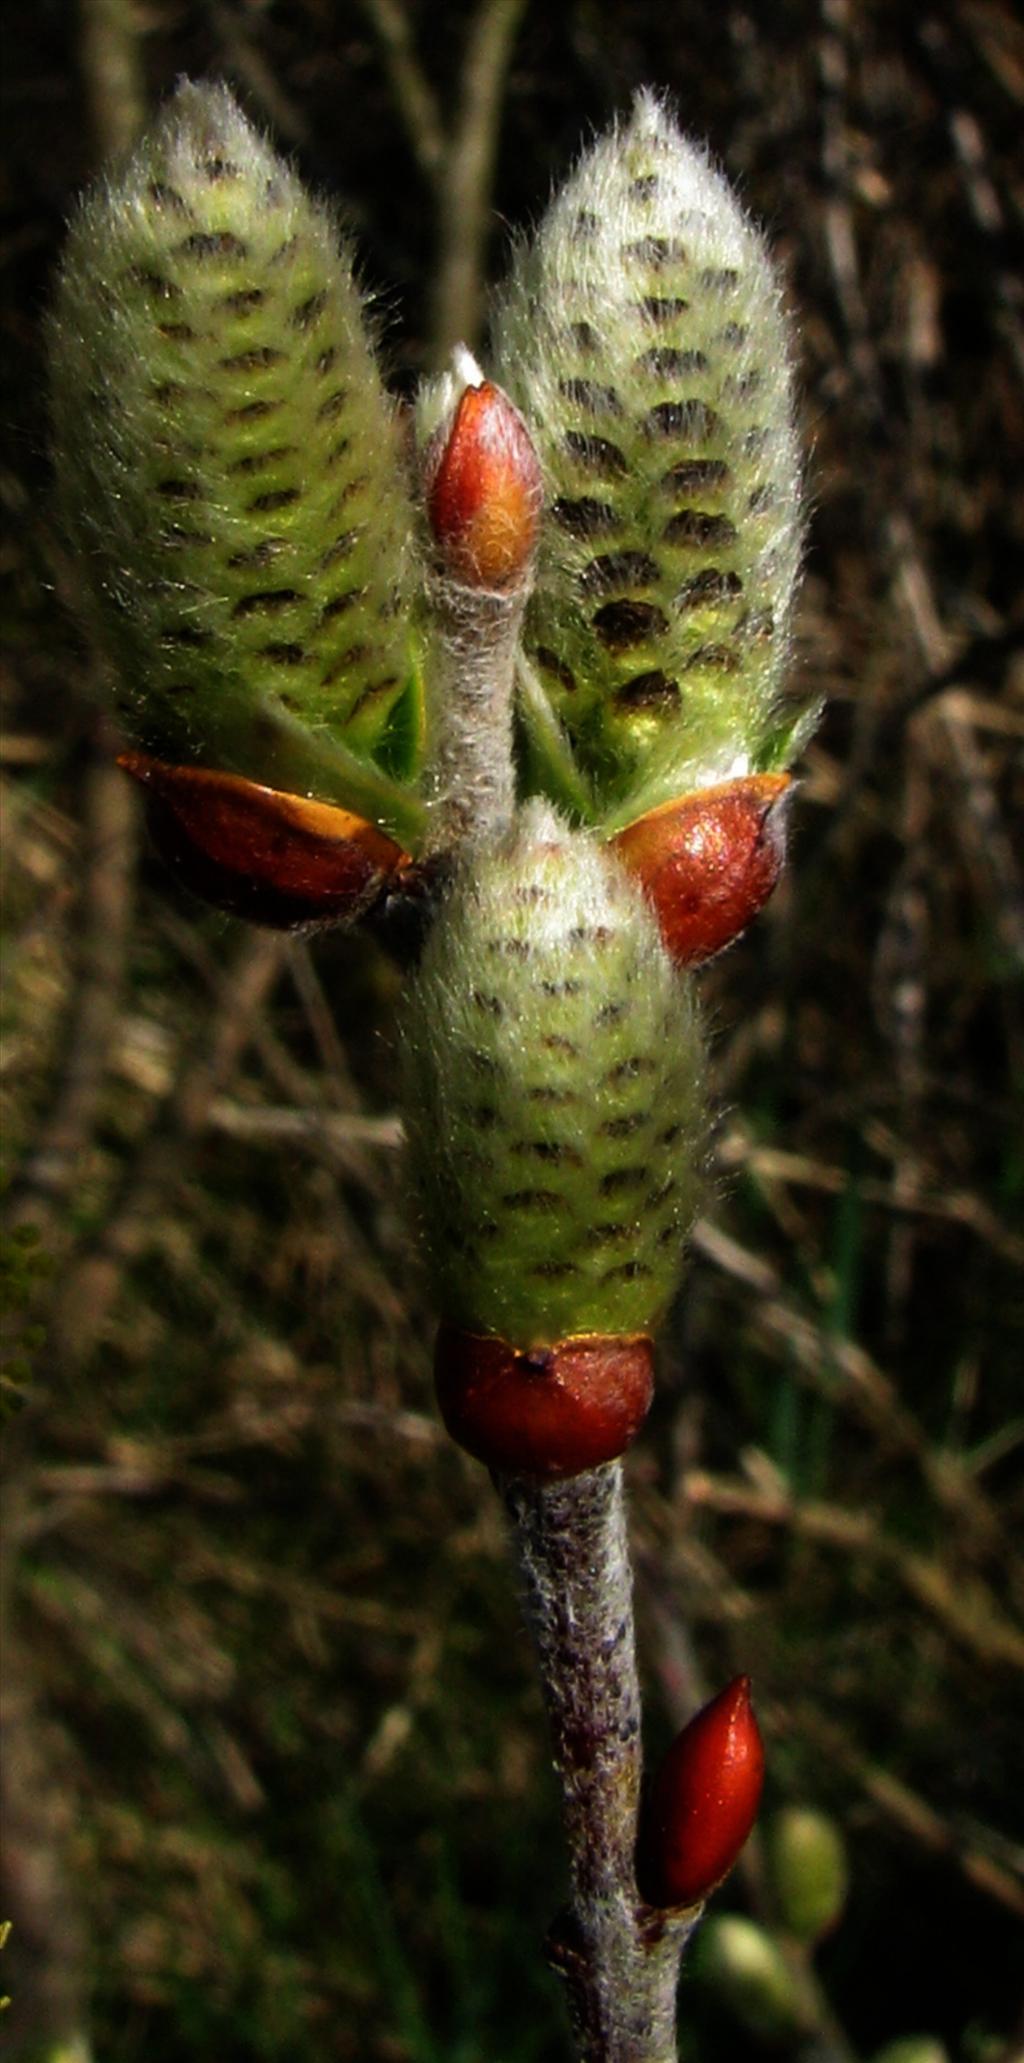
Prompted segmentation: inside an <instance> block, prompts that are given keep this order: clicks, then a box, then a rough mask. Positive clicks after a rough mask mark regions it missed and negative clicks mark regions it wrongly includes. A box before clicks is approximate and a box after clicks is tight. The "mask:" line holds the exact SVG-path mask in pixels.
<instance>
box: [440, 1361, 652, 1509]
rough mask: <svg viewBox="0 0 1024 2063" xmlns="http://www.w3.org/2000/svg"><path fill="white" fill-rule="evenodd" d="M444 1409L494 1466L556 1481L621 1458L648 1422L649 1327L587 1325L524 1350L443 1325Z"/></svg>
mask: <svg viewBox="0 0 1024 2063" xmlns="http://www.w3.org/2000/svg"><path fill="white" fill-rule="evenodd" d="M434 1374H435V1379H436V1383H437V1397H438V1403H439V1404H440V1407H441V1416H442V1418H443V1419H444V1422H445V1425H446V1426H447V1428H448V1431H449V1432H450V1433H451V1436H452V1438H453V1439H454V1440H457V1441H458V1442H459V1445H460V1446H461V1447H465V1448H466V1449H467V1451H468V1452H469V1453H470V1454H474V1455H475V1456H476V1458H477V1460H478V1461H484V1462H486V1463H487V1465H488V1467H489V1468H493V1469H500V1470H501V1471H502V1472H505V1473H510V1474H522V1475H535V1476H542V1477H545V1478H547V1479H549V1480H554V1479H556V1478H558V1477H563V1476H574V1475H579V1474H580V1473H581V1472H582V1470H584V1469H588V1468H597V1467H598V1466H599V1464H600V1463H601V1462H604V1461H614V1460H615V1459H616V1457H617V1456H618V1455H620V1454H622V1453H623V1451H624V1450H625V1448H626V1447H628V1445H629V1443H630V1441H631V1440H632V1439H633V1437H634V1435H635V1434H636V1433H637V1432H638V1431H639V1429H640V1427H641V1426H642V1424H643V1422H644V1419H645V1418H646V1416H647V1413H648V1410H649V1408H650V1403H651V1396H652V1394H653V1389H654V1348H653V1346H652V1343H651V1341H650V1340H649V1339H648V1338H647V1337H646V1336H645V1335H643V1334H632V1335H626V1336H619V1335H605V1334H596V1333H595V1334H581V1335H580V1336H579V1337H578V1338H576V1339H568V1340H562V1341H560V1342H559V1343H558V1344H557V1345H556V1346H551V1347H533V1348H526V1349H517V1348H515V1347H511V1346H509V1344H508V1342H507V1340H503V1339H498V1338H497V1337H495V1336H494V1335H493V1334H488V1335H483V1334H477V1333H470V1332H463V1331H462V1330H461V1329H460V1328H459V1327H458V1326H454V1325H448V1324H442V1326H441V1329H440V1331H439V1333H438V1338H437V1351H436V1355H435V1360H434Z"/></svg>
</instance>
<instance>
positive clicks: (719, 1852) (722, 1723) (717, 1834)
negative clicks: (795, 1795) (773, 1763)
mask: <svg viewBox="0 0 1024 2063" xmlns="http://www.w3.org/2000/svg"><path fill="white" fill-rule="evenodd" d="M763 1782H764V1744H763V1742H762V1740H761V1734H760V1729H759V1727H758V1724H757V1720H756V1718H755V1716H754V1708H753V1705H752V1704H751V1702H750V1678H749V1676H737V1677H736V1679H735V1681H734V1682H733V1683H730V1684H729V1685H727V1687H726V1689H725V1690H723V1691H720V1692H719V1694H718V1696H717V1698H712V1700H711V1703H710V1704H709V1705H705V1706H704V1708H703V1711H701V1712H698V1713H697V1715H696V1718H694V1719H691V1721H690V1723H689V1725H688V1726H685V1727H684V1728H683V1731H682V1733H681V1734H679V1735H678V1736H677V1738H676V1740H675V1741H674V1742H673V1744H672V1746H671V1748H670V1749H669V1751H668V1754H667V1755H666V1757H665V1760H664V1762H663V1763H662V1765H661V1768H660V1770H659V1771H658V1774H657V1776H656V1777H655V1780H654V1784H653V1786H652V1789H651V1793H650V1796H649V1798H648V1801H647V1804H646V1807H645V1810H644V1816H643V1822H642V1826H641V1833H640V1843H639V1849H638V1855H637V1876H638V1882H639V1885H640V1889H641V1891H642V1893H643V1895H644V1897H645V1898H646V1899H647V1900H648V1902H649V1903H650V1904H651V1905H659V1906H690V1905H699V1904H700V1903H701V1901H702V1900H703V1899H705V1898H707V1896H708V1894H709V1892H711V1891H713V1890H714V1889H715V1887H716V1885H718V1884H720V1883H721V1881H722V1879H723V1877H726V1876H728V1873H729V1871H730V1870H731V1869H732V1866H733V1864H734V1862H735V1861H736V1858H737V1856H738V1855H739V1853H740V1850H741V1848H742V1847H743V1844H744V1842H745V1841H746V1839H747V1836H748V1834H749V1833H750V1830H751V1827H752V1826H753V1824H754V1821H755V1819H756V1817H757V1808H758V1806H759V1804H760V1802H761V1788H762V1784H763Z"/></svg>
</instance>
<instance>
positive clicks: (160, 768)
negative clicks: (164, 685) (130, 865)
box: [118, 752, 409, 930]
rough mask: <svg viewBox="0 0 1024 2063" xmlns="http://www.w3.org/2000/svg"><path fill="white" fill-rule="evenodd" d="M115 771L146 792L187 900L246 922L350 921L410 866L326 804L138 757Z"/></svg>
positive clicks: (363, 825)
mask: <svg viewBox="0 0 1024 2063" xmlns="http://www.w3.org/2000/svg"><path fill="white" fill-rule="evenodd" d="M118 765H119V766H122V767H123V768H124V770H125V772H126V773H129V774H131V775H132V776H133V777H134V779H135V780H137V781H140V782H141V783H142V785H143V787H144V788H145V790H146V795H147V801H148V816H149V824H150V829H151V831H152V833H153V837H154V840H155V843H156V845H157V846H158V848H159V850H160V852H161V854H162V856H163V858H164V859H165V860H166V861H167V863H168V865H169V866H171V867H172V868H173V870H174V872H175V873H176V874H177V875H178V876H179V877H180V878H181V880H183V881H184V882H185V884H186V886H187V887H188V888H191V889H192V890H193V891H194V893H195V894H197V895H201V896H202V897H204V899H205V900H206V901H207V902H209V903H213V904H215V905H216V907H217V908H218V909H222V910H230V911H231V912H232V913H233V914H234V915H235V916H239V917H246V918H248V919H249V920H250V921H251V922H253V923H256V924H267V925H271V926H273V927H274V928H276V929H280V930H290V929H292V928H296V929H297V928H301V927H303V926H306V925H310V924H337V923H344V922H349V923H351V922H354V920H355V919H356V918H357V917H360V916H362V915H363V914H364V912H365V911H366V910H368V909H369V908H370V907H371V905H372V904H373V903H375V902H376V901H377V899H378V897H379V896H380V895H381V894H382V893H383V892H384V890H385V888H386V887H387V886H388V885H389V884H390V883H391V882H392V881H394V880H395V879H396V877H397V876H398V875H399V874H400V873H401V872H402V870H403V868H404V867H406V866H407V865H408V864H409V861H408V855H407V854H406V853H404V852H403V851H402V848H401V846H400V845H397V844H396V843H395V841H394V839H393V838H389V837H388V836H387V834H386V833H385V832H383V831H380V830H378V829H377V826H376V825H375V824H370V823H368V822H367V821H366V819H365V818H364V817H359V816H354V815H353V814H352V813H351V812H350V811H349V810H344V809H338V808H336V807H335V806H334V804H332V803H325V802H312V801H310V800H308V798H307V797H305V796H302V795H286V794H282V793H281V792H279V790H277V789H276V788H264V787H261V786H260V785H259V783H258V782H256V781H247V780H245V779H243V777H242V776H241V775H240V774H222V773H218V772H216V771H215V770H213V769H211V768H208V767H184V766H168V765H166V764H165V763H164V761H163V760H159V759H149V758H147V757H146V755H145V754H144V753H141V752H123V753H122V754H121V755H120V758H119V760H118Z"/></svg>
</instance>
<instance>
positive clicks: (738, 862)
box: [612, 774, 791, 967]
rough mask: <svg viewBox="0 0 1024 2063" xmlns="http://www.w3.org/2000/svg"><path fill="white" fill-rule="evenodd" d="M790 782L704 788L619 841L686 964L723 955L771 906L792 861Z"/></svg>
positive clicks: (655, 812) (666, 806)
mask: <svg viewBox="0 0 1024 2063" xmlns="http://www.w3.org/2000/svg"><path fill="white" fill-rule="evenodd" d="M790 785H791V783H790V777H789V775H788V774H749V775H745V776H743V777H741V778H740V779H737V780H734V781H722V782H720V783H719V784H718V785H717V786H716V787H713V788H698V789H696V790H695V791H694V793H693V794H692V795H682V796H680V797H679V799H678V800H677V801H676V802H666V803H663V804H662V805H661V807H660V809H652V810H651V811H650V812H649V813H648V815H647V816H645V817H638V818H637V821H636V823H635V824H628V825H627V827H626V829H625V830H624V831H620V832H619V833H618V835H617V837H615V838H614V839H613V840H612V845H613V847H614V849H615V851H616V852H617V853H618V855H619V858H620V859H621V860H623V861H624V862H625V865H626V866H627V867H628V868H629V871H630V873H631V874H635V875H636V877H637V879H638V881H639V882H640V883H641V885H642V887H643V889H644V893H645V894H646V896H647V899H648V901H649V902H650V904H651V905H652V907H653V909H654V913H655V915H656V917H657V919H658V924H659V926H660V928H661V935H662V938H663V939H664V941H665V945H666V947H667V949H668V951H669V952H670V953H671V955H672V958H673V959H674V960H676V961H678V963H679V965H680V966H682V967H695V966H698V965H699V964H700V962H701V961H702V960H710V958H711V957H712V954H714V953H719V952H721V950H722V947H723V946H727V945H729V944H731V942H732V940H733V939H734V938H738V937H739V935H740V932H741V931H745V930H746V928H747V925H748V924H749V923H750V921H751V918H752V917H756V916H757V913H758V911H759V910H760V909H762V908H763V906H764V904H765V903H766V902H767V901H768V897H769V896H770V895H771V892H772V889H773V888H774V887H775V884H776V882H777V881H778V878H779V875H780V874H781V872H782V868H783V863H784V861H785V857H786V839H785V810H784V807H783V806H782V805H783V801H784V797H785V795H786V792H787V790H788V789H789V787H790Z"/></svg>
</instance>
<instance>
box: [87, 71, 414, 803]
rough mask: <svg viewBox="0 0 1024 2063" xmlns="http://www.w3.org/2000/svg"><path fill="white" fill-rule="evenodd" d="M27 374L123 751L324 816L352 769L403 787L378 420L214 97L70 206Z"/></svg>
mask: <svg viewBox="0 0 1024 2063" xmlns="http://www.w3.org/2000/svg"><path fill="white" fill-rule="evenodd" d="M51 361H52V406H53V421H54V438H55V449H56V460H57V475H58V490H59V497H60V502H61V506H62V510H63V516H64V521H65V525H66V528H67V532H68V536H69V539H70V542H71V544H72V547H73V549H74V552H75V557H76V563H77V569H78V573H79V576H80V579H81V583H82V586H83V589H84V595H85V601H86V606H87V609H88V612H89V614H90V616H91V617H92V619H93V622H94V626H95V628H96V630H97V633H98V636H99V639H100V641H101V643H102V644H103V645H104V646H105V648H106V649H107V652H108V654H109V656H110V658H111V659H112V661H113V663H114V667H115V671H116V675H117V679H118V706H119V709H120V712H121V715H122V718H123V720H124V723H125V726H126V729H127V730H128V731H129V733H130V735H131V736H132V738H133V739H134V740H135V741H136V742H138V743H139V744H140V745H142V746H143V747H144V748H145V749H146V750H147V751H150V752H153V753H155V754H157V755H158V756H160V757H161V758H164V759H167V760H172V761H175V762H182V763H189V764H206V765H213V766H217V767H220V768H222V769H224V770H229V771H233V772H237V773H241V774H244V775H247V776H249V777H251V778H253V779H257V780H262V781H265V782H267V783H269V784H271V785H273V786H277V787H279V788H286V789H290V790H292V791H294V792H296V793H312V794H317V795H319V796H321V797H322V798H324V799H334V800H338V801H341V802H348V801H349V799H350V796H351V782H350V780H349V778H348V774H349V765H350V762H351V761H352V760H353V759H355V760H356V761H359V762H362V763H367V762H373V761H374V760H376V761H377V762H378V763H379V764H380V765H381V766H383V767H384V768H385V770H391V769H395V768H397V770H398V771H400V772H403V773H404V772H405V771H406V769H407V766H408V763H409V761H410V758H411V756H412V755H410V753H409V751H408V749H407V745H406V739H407V735H408V730H409V718H408V708H407V705H408V704H409V703H411V702H414V701H415V699H416V687H415V681H414V677H413V669H412V665H411V662H410V655H409V647H408V630H407V625H408V618H409V610H408V599H409V589H410V572H411V568H410V549H411V534H412V519H411V513H410V509H409V506H408V501H407V495H406V491H405V487H404V483H403V480H402V472H401V466H400V461H399V449H398V431H397V424H396V419H395V412H394V409H393V407H392V404H391V403H390V401H389V399H388V397H387V395H386V393H385V391H384V387H383V385H382V382H381V378H380V374H379V371H378V368H377V365H376V362H375V358H374V354H373V348H372V342H371V336H370V330H369V326H368V323H367V318H366V314H365V310H364V307H363V304H362V300H361V297H360V294H359V291H358V289H357V287H356V285H355V282H354V280H353V275H352V265H351V259H350V256H349V254H348V253H347V252H346V251H345V249H344V248H343V246H342V245H341V244H340V242H339V239H338V236H337V234H336V231H335V228H334V225H333V223H332V221H331V219H330V217H329V215H328V214H327V212H326V211H325V210H324V209H323V208H321V207H320V206H318V205H317V204H316V203H315V202H313V201H312V200H311V199H310V198H309V197H308V195H307V194H306V192H305V191H304V189H303V187H302V185H301V184H300V182H299V180H298V178H297V177H296V176H295V174H294V173H293V172H292V171H291V170H290V169H289V167H288V166H287V165H286V164H285V163H284V162H283V161H282V160H281V159H280V158H279V157H278V156H277V154H276V153H275V152H274V151H273V149H272V148H271V147H270V145H269V144H268V143H267V142H266V141H265V140H264V138H263V137H262V136H261V135H260V134H259V133H258V131H257V130H255V129H254V128H253V127H252V125H251V124H250V123H249V122H248V120H247V119H246V117H245V116H244V115H243V114H242V112H241V110H240V109H239V108H238V106H237V105H236V103H235V101H234V100H233V98H232V96H231V94H230V92H229V91H228V89H227V88H226V87H225V86H223V85H193V84H190V83H185V84H183V85H181V86H180V87H179V88H178V90H177V92H176V93H175V95H174V96H173V98H172V99H171V100H170V102H169V103H168V105H167V106H166V107H165V108H164V110H163V112H162V113H161V114H160V116H159V117H158V119H157V120H156V122H155V123H154V125H153V127H152V128H151V130H150V131H149V132H148V134H147V135H146V137H145V138H144V139H143V141H142V143H141V145H140V146H139V148H138V150H137V151H136V152H135V154H134V156H133V157H131V158H130V159H129V160H128V162H127V163H126V164H125V165H124V166H123V167H122V168H120V169H119V170H118V171H116V172H115V173H114V174H113V175H112V176H111V177H110V178H109V179H107V180H106V181H104V182H103V183H102V184H101V185H99V186H98V187H97V188H96V189H95V190H94V191H93V192H92V193H91V194H89V195H87V196H86V198H85V200H84V202H83V203H82V205H81V207H80V209H79V212H78V214H77V216H76V218H75V221H74V223H73V225H72V228H71V232H70V236H69V240H68V246H67V251H66V255H65V260H64V266H63V270H62V274H61V278H60V282H59V286H58V291H57V297H56V306H55V310H54V315H53V319H52V325H51ZM396 737H399V738H401V739H402V744H401V746H400V747H399V748H397V750H396V746H395V739H396ZM387 787H388V784H387V781H386V780H382V781H381V783H380V789H379V793H378V795H377V808H376V812H375V813H376V815H377V816H378V820H386V818H387V815H388V798H387Z"/></svg>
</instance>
